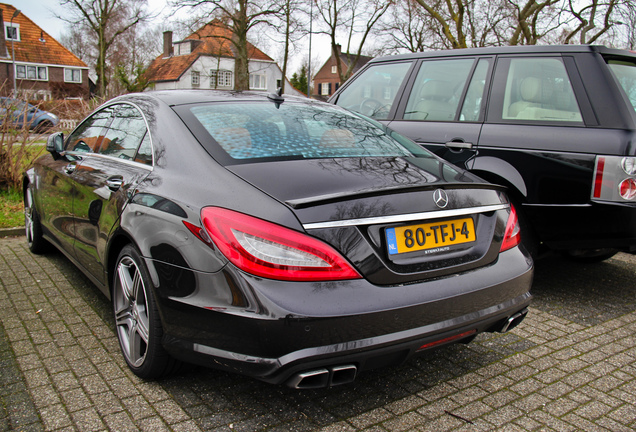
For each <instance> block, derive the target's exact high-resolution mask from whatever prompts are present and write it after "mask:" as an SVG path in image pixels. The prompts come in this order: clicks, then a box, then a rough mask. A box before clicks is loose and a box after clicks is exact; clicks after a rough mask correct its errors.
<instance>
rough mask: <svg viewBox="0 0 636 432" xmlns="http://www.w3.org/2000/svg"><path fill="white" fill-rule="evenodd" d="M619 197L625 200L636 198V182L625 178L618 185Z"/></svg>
mask: <svg viewBox="0 0 636 432" xmlns="http://www.w3.org/2000/svg"><path fill="white" fill-rule="evenodd" d="M618 190H619V191H620V194H621V197H623V199H626V200H633V199H634V198H635V197H636V180H634V179H633V178H627V179H625V180H623V181H622V182H621V184H620V185H618Z"/></svg>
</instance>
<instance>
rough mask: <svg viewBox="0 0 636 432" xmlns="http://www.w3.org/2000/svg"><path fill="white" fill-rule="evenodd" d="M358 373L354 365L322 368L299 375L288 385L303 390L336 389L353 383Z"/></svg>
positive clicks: (291, 379)
mask: <svg viewBox="0 0 636 432" xmlns="http://www.w3.org/2000/svg"><path fill="white" fill-rule="evenodd" d="M357 373H358V368H357V367H356V366H354V365H343V366H334V367H330V368H321V369H316V370H312V371H307V372H302V373H298V374H296V375H294V376H292V377H291V378H290V379H289V380H288V381H287V385H288V386H289V387H291V388H294V389H301V390H309V389H319V388H326V387H334V386H339V385H342V384H349V383H352V382H353V381H354V380H355V379H356V375H357Z"/></svg>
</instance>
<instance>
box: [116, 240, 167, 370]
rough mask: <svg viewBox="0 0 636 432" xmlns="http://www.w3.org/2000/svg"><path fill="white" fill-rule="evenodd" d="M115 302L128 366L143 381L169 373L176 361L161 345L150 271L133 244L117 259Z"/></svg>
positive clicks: (117, 321)
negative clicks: (143, 379)
mask: <svg viewBox="0 0 636 432" xmlns="http://www.w3.org/2000/svg"><path fill="white" fill-rule="evenodd" d="M112 299H113V310H114V314H115V326H116V328H117V337H118V338H119V345H120V346H121V350H122V353H123V354H124V358H125V359H126V363H128V366H130V368H131V369H132V371H133V372H134V373H135V374H136V375H138V376H140V377H142V378H158V377H160V376H163V375H166V374H168V373H170V372H171V371H172V370H173V369H174V368H175V367H176V365H177V362H176V361H175V360H174V359H173V358H171V357H170V355H169V354H168V353H167V352H166V351H165V349H164V348H163V346H162V345H161V337H162V335H163V330H162V327H161V322H160V320H159V313H158V311H157V305H156V302H155V298H154V295H153V291H152V286H151V282H150V278H149V276H148V271H147V270H146V267H145V264H144V262H143V259H142V258H141V256H140V254H139V252H138V251H137V249H136V248H135V247H133V246H132V245H128V246H126V247H124V248H123V249H122V251H121V252H120V254H119V257H118V258H117V265H116V267H115V274H114V275H113V295H112Z"/></svg>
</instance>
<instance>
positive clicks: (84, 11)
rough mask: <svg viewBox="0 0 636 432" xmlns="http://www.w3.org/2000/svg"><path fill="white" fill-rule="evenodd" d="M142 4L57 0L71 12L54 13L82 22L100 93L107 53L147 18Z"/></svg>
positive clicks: (135, 1)
mask: <svg viewBox="0 0 636 432" xmlns="http://www.w3.org/2000/svg"><path fill="white" fill-rule="evenodd" d="M145 4H146V2H145V1H144V0H60V5H61V6H63V7H66V8H67V9H68V10H69V11H70V12H71V18H66V17H61V16H58V17H59V18H61V19H63V20H65V21H66V22H68V23H70V24H72V25H79V26H81V25H83V26H85V28H87V29H89V37H90V39H91V41H93V42H94V43H95V46H96V48H97V49H96V52H97V56H96V61H95V72H96V74H97V83H96V84H97V93H98V94H99V95H100V96H101V97H105V96H106V88H107V85H108V81H109V78H110V73H111V71H110V70H109V66H110V65H109V64H108V63H107V57H108V54H109V52H110V50H111V48H112V47H113V44H114V43H115V42H116V41H117V39H118V38H120V37H121V35H123V34H124V33H126V32H127V31H128V30H130V29H131V28H133V27H135V26H136V25H137V24H139V23H140V22H142V21H145V20H147V19H148V18H149V14H148V13H146V12H145Z"/></svg>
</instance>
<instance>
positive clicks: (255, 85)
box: [250, 73, 267, 90]
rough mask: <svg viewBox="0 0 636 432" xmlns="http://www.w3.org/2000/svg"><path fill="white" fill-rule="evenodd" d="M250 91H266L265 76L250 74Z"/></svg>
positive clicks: (262, 74)
mask: <svg viewBox="0 0 636 432" xmlns="http://www.w3.org/2000/svg"><path fill="white" fill-rule="evenodd" d="M250 89H252V90H266V89H267V76H266V75H265V74H264V73H254V74H250Z"/></svg>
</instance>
